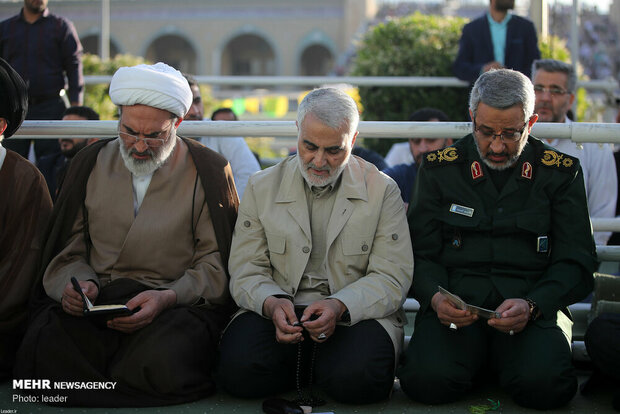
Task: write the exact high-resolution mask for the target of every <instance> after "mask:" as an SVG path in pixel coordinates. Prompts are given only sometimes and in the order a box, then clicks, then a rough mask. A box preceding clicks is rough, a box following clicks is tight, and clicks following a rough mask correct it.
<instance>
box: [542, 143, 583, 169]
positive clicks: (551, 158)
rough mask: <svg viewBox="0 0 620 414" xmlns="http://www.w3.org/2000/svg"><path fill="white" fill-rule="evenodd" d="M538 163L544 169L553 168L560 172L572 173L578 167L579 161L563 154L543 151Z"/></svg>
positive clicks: (550, 150) (547, 150)
mask: <svg viewBox="0 0 620 414" xmlns="http://www.w3.org/2000/svg"><path fill="white" fill-rule="evenodd" d="M540 163H541V164H542V165H544V166H546V167H551V168H555V169H557V170H560V171H564V172H573V171H574V169H575V168H576V167H577V165H579V160H578V159H577V158H574V157H571V156H570V155H566V154H564V153H563V152H558V151H555V150H552V149H544V150H543V151H542V155H541V157H540Z"/></svg>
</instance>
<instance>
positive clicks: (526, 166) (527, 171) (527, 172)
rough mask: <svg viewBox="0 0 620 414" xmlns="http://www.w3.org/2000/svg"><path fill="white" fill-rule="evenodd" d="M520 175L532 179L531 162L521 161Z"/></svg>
mask: <svg viewBox="0 0 620 414" xmlns="http://www.w3.org/2000/svg"><path fill="white" fill-rule="evenodd" d="M521 177H523V178H527V179H529V180H531V179H532V164H530V163H529V162H527V161H526V162H524V163H523V166H521Z"/></svg>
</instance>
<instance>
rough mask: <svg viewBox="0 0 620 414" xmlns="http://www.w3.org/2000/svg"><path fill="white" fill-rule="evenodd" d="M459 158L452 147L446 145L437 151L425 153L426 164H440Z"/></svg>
mask: <svg viewBox="0 0 620 414" xmlns="http://www.w3.org/2000/svg"><path fill="white" fill-rule="evenodd" d="M458 158H459V154H458V152H457V150H456V148H454V147H447V148H443V149H440V150H437V151H432V152H429V153H428V154H426V163H427V164H428V165H434V166H438V165H442V164H444V163H450V162H453V161H455V160H457V159H458Z"/></svg>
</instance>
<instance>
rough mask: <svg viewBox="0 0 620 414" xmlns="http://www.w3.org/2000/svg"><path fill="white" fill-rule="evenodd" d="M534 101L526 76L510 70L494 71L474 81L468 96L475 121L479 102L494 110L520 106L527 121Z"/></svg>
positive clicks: (530, 83)
mask: <svg viewBox="0 0 620 414" xmlns="http://www.w3.org/2000/svg"><path fill="white" fill-rule="evenodd" d="M535 100H536V97H535V96H534V85H532V81H530V79H529V78H528V77H527V76H525V75H524V74H522V73H521V72H517V71H516V70H512V69H495V70H490V71H488V72H485V73H483V74H482V75H480V77H479V78H478V80H476V83H475V84H474V87H473V88H472V90H471V94H470V95H469V110H470V111H471V113H472V116H473V118H474V119H475V118H476V112H477V110H478V105H479V104H480V102H482V103H484V104H485V105H489V106H490V107H491V108H496V109H508V108H512V107H513V106H515V105H520V106H521V108H522V109H523V116H524V121H527V120H528V119H530V117H531V116H532V114H534V102H535Z"/></svg>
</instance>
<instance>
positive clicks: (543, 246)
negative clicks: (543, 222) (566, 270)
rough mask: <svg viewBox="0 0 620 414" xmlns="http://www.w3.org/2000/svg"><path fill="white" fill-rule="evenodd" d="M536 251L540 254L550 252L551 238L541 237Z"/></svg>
mask: <svg viewBox="0 0 620 414" xmlns="http://www.w3.org/2000/svg"><path fill="white" fill-rule="evenodd" d="M536 251H537V252H538V253H547V252H548V251H549V238H548V237H547V236H540V237H539V238H538V240H537V241H536Z"/></svg>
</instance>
